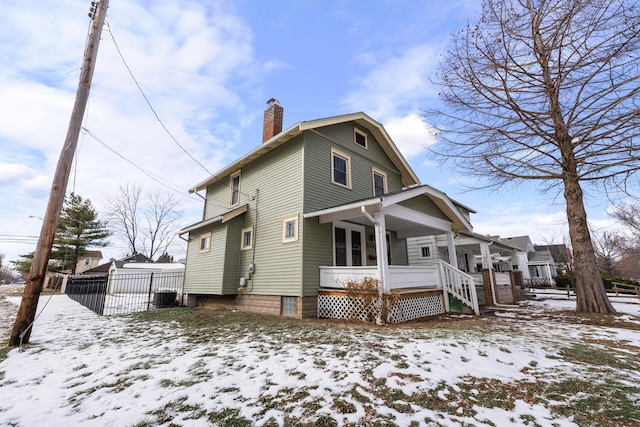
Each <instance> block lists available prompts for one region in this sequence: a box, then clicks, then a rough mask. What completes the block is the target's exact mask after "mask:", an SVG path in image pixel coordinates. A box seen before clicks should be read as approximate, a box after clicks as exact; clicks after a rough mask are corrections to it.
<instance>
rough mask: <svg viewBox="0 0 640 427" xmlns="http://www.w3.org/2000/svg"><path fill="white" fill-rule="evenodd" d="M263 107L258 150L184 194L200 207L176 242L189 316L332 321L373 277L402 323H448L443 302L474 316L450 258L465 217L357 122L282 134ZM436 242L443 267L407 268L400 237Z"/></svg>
mask: <svg viewBox="0 0 640 427" xmlns="http://www.w3.org/2000/svg"><path fill="white" fill-rule="evenodd" d="M269 104H270V105H269V107H268V109H267V110H266V111H265V120H264V132H263V141H262V144H260V145H259V146H258V147H256V148H255V149H254V150H252V151H251V152H249V153H247V154H246V155H245V156H243V157H241V158H240V159H238V160H236V161H235V162H233V163H232V164H230V165H229V166H227V167H226V168H224V169H222V170H220V171H219V172H218V173H216V174H214V175H213V176H211V177H209V178H208V179H206V180H205V181H203V182H201V183H199V184H197V185H196V186H194V187H193V188H191V189H190V192H192V193H193V192H198V193H201V194H202V192H204V193H205V194H203V195H204V197H205V202H204V211H203V216H202V220H201V221H199V222H197V223H195V224H192V225H190V226H188V227H185V228H184V229H182V230H181V232H180V234H181V236H183V238H185V239H186V240H188V249H187V261H186V270H185V282H184V292H185V293H186V294H187V301H188V304H191V305H195V304H198V305H205V304H220V305H226V306H228V307H231V308H234V309H237V310H240V311H251V312H258V313H265V314H273V315H284V316H295V317H298V318H303V317H316V316H321V317H343V314H344V313H341V309H340V307H341V305H344V304H342V301H343V300H342V299H341V298H344V295H341V292H342V291H343V289H344V285H345V283H347V282H348V281H349V280H357V279H360V278H363V277H375V278H377V279H378V280H379V281H380V283H381V286H382V287H383V290H385V291H392V290H394V291H397V292H400V293H402V294H403V295H405V296H404V297H403V298H404V300H406V301H405V302H404V305H403V306H402V307H404V308H403V309H402V311H404V312H411V313H412V314H409V315H407V314H405V315H402V316H398V317H402V319H401V320H406V319H405V318H407V316H408V318H413V317H421V316H423V315H429V314H438V313H441V312H444V311H447V309H448V300H449V297H448V294H453V295H455V296H456V297H457V298H459V299H463V300H464V299H469V300H470V301H469V302H468V305H470V306H473V301H471V300H472V299H473V298H475V296H473V297H472V296H471V295H470V294H469V292H471V291H470V290H469V289H468V286H467V285H468V280H467V278H465V277H464V274H463V273H461V272H459V270H457V267H456V257H455V248H454V246H453V245H454V244H453V241H454V239H453V236H454V234H455V233H456V232H457V231H460V230H467V231H471V224H470V222H469V211H470V210H468V209H465V208H464V207H463V206H461V205H459V204H457V203H455V202H453V201H451V200H450V199H449V198H448V197H447V196H446V194H444V193H442V192H440V191H438V190H436V189H434V188H432V187H430V186H428V185H420V183H419V181H418V178H417V177H416V175H415V173H414V172H413V171H412V170H411V167H410V166H409V164H408V163H407V161H406V160H405V159H404V157H403V156H402V154H401V153H400V152H399V150H398V148H397V147H396V146H395V144H394V143H393V141H392V140H391V138H390V137H389V135H388V134H387V132H386V131H385V129H384V128H383V126H382V125H381V124H380V123H378V122H376V121H375V120H373V119H372V118H370V117H369V116H367V115H366V114H364V113H353V114H346V115H342V116H335V117H328V118H323V119H318V120H311V121H304V122H299V123H296V124H295V125H293V126H291V127H289V128H288V129H285V130H284V131H283V130H282V120H283V109H282V107H281V106H280V105H279V103H278V101H276V100H273V99H272V100H270V101H269ZM435 234H445V235H447V236H448V241H449V245H450V253H452V254H453V255H452V256H451V258H450V260H449V263H444V262H442V261H436V260H434V264H433V265H432V266H424V265H423V266H409V265H408V264H409V262H408V256H407V243H406V239H407V237H412V236H425V235H435ZM465 286H467V287H465ZM471 287H472V286H471ZM422 305H424V306H425V307H426V308H423V307H421V306H422Z"/></svg>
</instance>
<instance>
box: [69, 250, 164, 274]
mask: <svg viewBox="0 0 640 427" xmlns="http://www.w3.org/2000/svg"><path fill="white" fill-rule="evenodd" d="M125 263H153V261H151V259H150V258H149V257H147V256H146V255H142V254H133V255H127V256H126V257H124V258H120V259H114V258H111V259H110V260H109V262H105V263H104V264H100V265H98V266H97V267H93V268H91V269H89V270H86V271H83V272H82V274H100V273H108V272H109V270H110V269H111V267H112V266H113V265H115V266H116V267H118V268H120V267H122V266H123V265H124V264H125Z"/></svg>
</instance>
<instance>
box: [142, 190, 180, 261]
mask: <svg viewBox="0 0 640 427" xmlns="http://www.w3.org/2000/svg"><path fill="white" fill-rule="evenodd" d="M146 201H147V207H146V209H145V212H144V217H145V220H146V223H147V229H146V231H147V232H148V234H145V235H144V238H143V239H142V242H143V247H144V248H145V251H146V255H147V256H148V257H149V258H151V259H153V258H154V257H156V255H162V254H164V253H166V252H167V250H168V249H169V246H171V244H172V243H173V241H174V239H175V237H176V235H177V231H178V230H179V229H180V224H179V223H178V220H179V219H180V218H182V213H181V211H180V210H179V204H178V200H177V199H176V198H175V197H174V196H173V194H171V193H164V194H161V193H147V194H146Z"/></svg>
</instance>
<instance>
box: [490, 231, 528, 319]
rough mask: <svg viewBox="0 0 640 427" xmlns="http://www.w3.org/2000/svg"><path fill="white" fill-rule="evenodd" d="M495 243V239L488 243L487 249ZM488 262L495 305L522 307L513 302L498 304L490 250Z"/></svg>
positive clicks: (492, 297)
mask: <svg viewBox="0 0 640 427" xmlns="http://www.w3.org/2000/svg"><path fill="white" fill-rule="evenodd" d="M492 243H493V240H492V241H490V242H489V243H487V250H488V249H489V245H490V244H492ZM487 264H488V265H489V286H490V287H491V299H492V300H493V301H492V302H493V306H494V307H502V308H520V306H519V305H513V304H498V300H497V298H496V289H495V285H496V283H495V281H494V280H493V262H492V261H491V252H489V259H488V260H487Z"/></svg>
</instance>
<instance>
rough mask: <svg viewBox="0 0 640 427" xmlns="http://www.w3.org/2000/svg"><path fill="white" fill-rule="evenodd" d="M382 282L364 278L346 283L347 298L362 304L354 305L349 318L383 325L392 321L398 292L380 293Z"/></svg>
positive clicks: (372, 278)
mask: <svg viewBox="0 0 640 427" xmlns="http://www.w3.org/2000/svg"><path fill="white" fill-rule="evenodd" d="M380 286H381V284H380V280H378V279H376V278H374V277H364V278H362V279H359V280H351V281H349V282H347V283H346V290H347V298H353V299H359V300H361V301H362V304H353V305H352V312H351V313H350V314H349V317H351V318H352V319H362V320H368V321H373V320H375V321H378V322H381V323H382V324H384V323H389V322H391V321H392V315H391V313H392V310H393V307H394V306H395V304H396V301H398V298H399V295H398V293H396V292H380Z"/></svg>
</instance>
